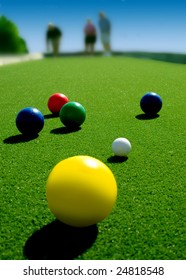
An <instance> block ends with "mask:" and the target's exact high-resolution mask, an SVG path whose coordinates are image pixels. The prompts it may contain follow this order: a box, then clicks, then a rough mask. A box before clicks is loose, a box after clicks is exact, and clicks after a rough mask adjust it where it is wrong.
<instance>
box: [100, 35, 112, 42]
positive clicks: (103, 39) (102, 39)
mask: <svg viewBox="0 0 186 280" xmlns="http://www.w3.org/2000/svg"><path fill="white" fill-rule="evenodd" d="M101 42H102V43H103V44H110V34H108V33H102V34H101Z"/></svg>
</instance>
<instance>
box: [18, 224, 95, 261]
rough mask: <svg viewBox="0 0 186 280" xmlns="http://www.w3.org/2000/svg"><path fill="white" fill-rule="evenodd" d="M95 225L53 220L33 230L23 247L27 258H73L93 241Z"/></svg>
mask: <svg viewBox="0 0 186 280" xmlns="http://www.w3.org/2000/svg"><path fill="white" fill-rule="evenodd" d="M97 235H98V228H97V225H93V226H89V227H85V228H76V227H72V226H68V225H65V224H64V223H62V222H60V221H58V220H54V221H53V222H51V223H50V224H48V225H45V226H44V227H42V228H41V229H40V230H38V231H36V232H34V233H33V234H32V235H31V236H30V237H29V238H28V240H27V241H26V243H25V246H24V248H23V254H24V256H25V257H26V258H27V259H29V260H73V259H75V258H77V257H78V256H79V255H81V254H83V253H84V252H85V251H86V250H87V249H89V248H90V247H91V246H92V245H93V243H94V242H95V240H96V238H97Z"/></svg>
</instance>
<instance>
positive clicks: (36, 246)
mask: <svg viewBox="0 0 186 280" xmlns="http://www.w3.org/2000/svg"><path fill="white" fill-rule="evenodd" d="M185 89H186V66H185V65H178V64H172V63H165V62H157V61H152V60H140V59H134V58H122V57H110V58H102V57H74V58H71V57H70V58H59V59H57V58H56V59H53V58H48V59H44V60H41V61H32V62H25V63H20V64H15V65H9V66H3V67H1V68H0V110H1V142H0V145H1V187H0V188H1V189H0V190H1V192H0V195H1V203H0V228H1V230H0V259H12V260H14V259H92V260H99V259H105V260H108V259H111V260H113V259H118V260H122V259H131V260H132V259H151V260H153V259H163V260H166V259H185V257H186V251H185V248H186V247H185V244H186V243H185V242H186V236H185V228H186V224H185V205H186V201H185V109H186V108H185V93H186V91H185ZM148 91H154V92H157V93H158V94H159V95H160V96H161V97H162V99H163V107H162V110H161V111H160V113H159V116H158V117H157V118H152V119H146V118H145V117H144V114H143V112H142V111H141V109H140V106H139V102H140V99H141V97H142V96H143V94H145V93H146V92H148ZM55 92H62V93H64V94H66V95H67V96H68V97H69V99H70V100H71V101H78V102H80V103H81V104H82V105H83V106H84V107H85V108H86V110H87V118H86V120H85V123H84V124H83V125H82V126H81V129H80V130H78V131H74V132H70V131H68V130H66V129H65V128H64V127H63V125H62V123H61V122H60V120H59V118H52V116H51V114H50V112H49V110H48V108H47V101H48V98H49V96H50V95H51V94H53V93H55ZM28 106H33V107H36V108H38V109H39V110H40V111H41V112H42V113H43V115H44V116H45V125H44V128H43V130H42V131H41V132H40V133H39V136H38V137H36V138H34V139H25V138H24V137H22V136H21V135H20V133H19V131H18V130H17V128H16V125H15V118H16V115H17V113H18V112H19V111H20V110H21V109H22V108H24V107H28ZM118 137H126V138H128V139H129V141H130V142H131V144H132V151H131V153H130V154H129V156H128V159H125V160H122V159H121V160H118V159H117V158H115V157H113V154H112V151H111V143H112V141H113V140H114V139H115V138H118ZM74 155H89V156H92V157H95V158H97V159H99V160H101V161H102V162H104V163H105V164H106V165H107V166H108V167H109V168H110V169H111V170H112V172H113V174H114V176H115V178H116V181H117V185H118V196H117V201H116V204H115V206H114V208H113V210H112V212H111V214H110V215H109V216H108V217H107V218H106V219H105V220H104V221H102V222H100V223H99V224H97V225H95V226H92V227H90V228H83V229H78V228H73V227H69V226H65V225H63V224H62V223H60V222H58V221H56V220H55V217H54V216H53V215H52V214H51V212H50V210H49V209H48V206H47V201H46V194H45V184H46V180H47V177H48V175H49V173H50V171H51V170H52V168H53V167H54V166H55V165H56V164H57V163H58V162H59V161H61V160H63V159H65V158H68V157H71V156H74ZM72 176H73V174H72Z"/></svg>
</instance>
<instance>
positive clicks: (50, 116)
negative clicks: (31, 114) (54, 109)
mask: <svg viewBox="0 0 186 280" xmlns="http://www.w3.org/2000/svg"><path fill="white" fill-rule="evenodd" d="M54 118H59V114H46V115H44V119H54Z"/></svg>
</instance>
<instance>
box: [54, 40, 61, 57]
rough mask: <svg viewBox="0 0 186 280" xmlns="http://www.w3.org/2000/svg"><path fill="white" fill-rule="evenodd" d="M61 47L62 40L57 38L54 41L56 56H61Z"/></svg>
mask: <svg viewBox="0 0 186 280" xmlns="http://www.w3.org/2000/svg"><path fill="white" fill-rule="evenodd" d="M59 45H60V39H59V38H56V39H54V40H53V53H54V55H55V56H57V55H58V54H59Z"/></svg>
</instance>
